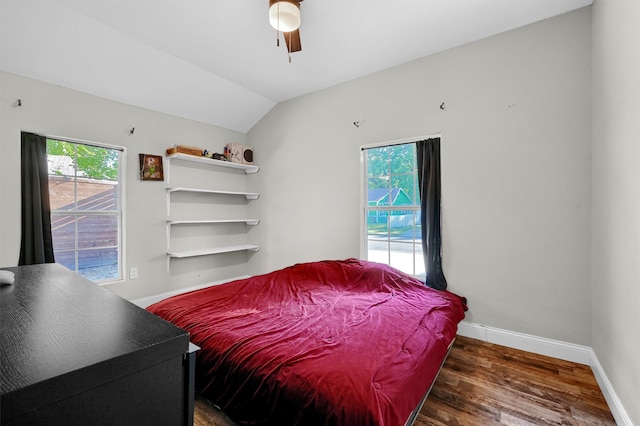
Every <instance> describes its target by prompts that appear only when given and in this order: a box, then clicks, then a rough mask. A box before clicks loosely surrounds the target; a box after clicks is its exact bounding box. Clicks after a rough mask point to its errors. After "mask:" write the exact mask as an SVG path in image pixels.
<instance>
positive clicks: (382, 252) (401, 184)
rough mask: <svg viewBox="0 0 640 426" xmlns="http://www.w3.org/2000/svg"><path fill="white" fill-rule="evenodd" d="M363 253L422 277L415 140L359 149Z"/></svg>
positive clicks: (423, 271)
mask: <svg viewBox="0 0 640 426" xmlns="http://www.w3.org/2000/svg"><path fill="white" fill-rule="evenodd" d="M363 164H364V173H365V182H366V184H365V187H364V191H365V194H364V197H363V199H365V200H366V205H365V206H364V220H365V226H364V229H365V234H364V244H363V246H364V247H363V248H364V257H365V258H366V259H367V260H371V261H374V262H379V263H385V264H387V265H390V266H392V267H394V268H396V269H399V270H401V271H403V272H406V273H408V274H410V275H413V276H416V277H422V278H424V275H425V267H424V258H423V256H422V239H421V238H422V237H421V232H422V231H421V227H420V226H421V224H420V193H419V186H418V170H417V158H416V146H415V143H401V144H393V145H384V146H377V147H370V148H365V149H363Z"/></svg>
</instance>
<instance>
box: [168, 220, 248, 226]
mask: <svg viewBox="0 0 640 426" xmlns="http://www.w3.org/2000/svg"><path fill="white" fill-rule="evenodd" d="M210 223H246V224H247V225H257V224H258V223H260V219H211V220H168V221H167V225H200V224H210Z"/></svg>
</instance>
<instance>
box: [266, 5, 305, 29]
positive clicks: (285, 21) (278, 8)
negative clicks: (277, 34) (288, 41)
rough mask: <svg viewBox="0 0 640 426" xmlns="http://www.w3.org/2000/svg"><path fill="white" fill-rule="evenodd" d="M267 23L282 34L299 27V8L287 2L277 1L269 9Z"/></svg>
mask: <svg viewBox="0 0 640 426" xmlns="http://www.w3.org/2000/svg"><path fill="white" fill-rule="evenodd" d="M269 23H270V24H271V26H272V27H273V28H275V29H276V30H278V31H281V32H283V33H288V32H291V31H294V30H297V29H298V27H300V8H298V6H296V5H295V4H293V3H290V2H288V1H277V2H275V3H273V4H272V5H271V7H269Z"/></svg>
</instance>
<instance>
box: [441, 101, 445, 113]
mask: <svg viewBox="0 0 640 426" xmlns="http://www.w3.org/2000/svg"><path fill="white" fill-rule="evenodd" d="M444 108H445V106H444V102H443V103H441V104H440V109H441V110H443V111H444Z"/></svg>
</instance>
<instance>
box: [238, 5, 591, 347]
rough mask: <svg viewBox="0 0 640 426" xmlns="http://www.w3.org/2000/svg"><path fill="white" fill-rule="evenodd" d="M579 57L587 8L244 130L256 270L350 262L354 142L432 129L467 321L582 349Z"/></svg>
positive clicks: (323, 97) (357, 187) (583, 76)
mask: <svg viewBox="0 0 640 426" xmlns="http://www.w3.org/2000/svg"><path fill="white" fill-rule="evenodd" d="M590 61H591V10H590V8H585V9H581V10H578V11H575V12H572V13H569V14H565V15H562V16H559V17H556V18H553V19H549V20H546V21H543V22H539V23H536V24H533V25H530V26H527V27H523V28H520V29H516V30H513V31H509V32H507V33H503V34H501V35H498V36H494V37H491V38H488V39H484V40H481V41H478V42H475V43H471V44H468V45H464V46H462V47H458V48H455V49H452V50H449V51H446V52H444V53H441V54H437V55H433V56H429V57H426V58H423V59H420V60H417V61H414V62H411V63H407V64H404V65H401V66H399V67H396V68H393V69H389V70H386V71H383V72H380V73H377V74H374V75H371V76H367V77H364V78H360V79H357V80H354V81H351V82H348V83H346V84H342V85H340V86H336V87H333V88H330V89H327V90H323V91H320V92H317V93H313V94H310V95H307V96H303V97H300V98H297V99H294V100H291V101H288V102H285V103H281V104H279V105H277V106H276V107H275V108H274V109H273V110H272V111H271V112H270V113H269V114H268V115H267V116H266V117H265V118H264V119H263V120H261V121H260V122H259V123H258V124H257V125H256V126H255V127H254V128H253V129H252V130H251V131H250V132H249V135H248V138H249V142H250V143H251V144H253V145H255V146H256V153H257V154H256V155H257V157H258V158H260V164H261V166H262V171H261V172H260V179H259V180H256V181H255V185H256V186H255V187H254V188H253V189H255V190H258V191H259V192H261V194H262V195H261V200H262V202H261V203H260V204H259V205H258V204H256V205H254V206H250V207H249V208H250V211H252V215H256V216H260V217H261V218H262V220H263V222H262V223H263V225H264V226H261V227H259V228H258V229H256V231H255V232H256V234H255V237H257V238H256V239H257V241H258V242H259V243H260V244H261V246H262V249H261V253H260V255H259V256H255V257H254V259H252V262H251V263H250V266H251V268H252V272H253V273H261V272H266V271H269V270H272V269H275V268H279V267H283V266H285V265H288V264H291V263H294V262H300V261H311V260H319V259H325V258H344V257H349V256H353V257H358V256H359V255H360V235H361V208H360V205H361V200H360V198H361V192H362V191H361V188H362V185H363V183H362V180H361V174H362V172H361V165H360V147H361V146H362V145H367V144H371V143H376V142H381V141H393V140H398V139H404V138H411V137H413V136H420V135H432V134H439V133H440V134H441V135H442V162H443V166H442V170H443V172H442V173H443V175H442V181H443V200H442V202H443V227H444V229H443V232H444V268H445V273H446V275H447V278H448V281H449V285H450V289H451V290H453V291H455V292H457V293H459V294H462V295H464V296H466V297H467V298H468V299H469V304H470V311H469V313H468V315H467V319H468V320H470V321H472V322H476V323H480V324H485V325H489V326H494V327H499V328H503V329H508V330H512V331H517V332H523V333H529V334H533V335H537V336H543V337H547V338H552V339H558V340H562V341H567V342H573V343H577V344H584V345H590V342H591V296H590V280H589V277H590V272H589V271H590V267H589V264H590V221H591V217H590V206H591V196H590V187H591V163H590V88H591V83H590V82H591V73H590ZM336 66H339V64H336ZM442 102H444V103H445V110H444V111H443V110H441V109H440V108H439V106H440V104H441V103H442ZM354 121H360V122H361V123H360V127H359V128H357V127H355V126H354V125H353V122H354Z"/></svg>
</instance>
